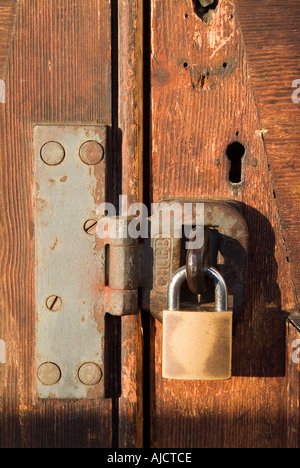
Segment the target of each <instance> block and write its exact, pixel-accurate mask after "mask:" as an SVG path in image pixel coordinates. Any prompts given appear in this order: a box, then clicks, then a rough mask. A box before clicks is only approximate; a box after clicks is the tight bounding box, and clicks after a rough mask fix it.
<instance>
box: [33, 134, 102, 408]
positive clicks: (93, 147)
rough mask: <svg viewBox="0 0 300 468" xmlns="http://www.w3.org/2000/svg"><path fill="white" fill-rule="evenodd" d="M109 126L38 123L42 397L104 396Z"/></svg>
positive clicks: (38, 306)
mask: <svg viewBox="0 0 300 468" xmlns="http://www.w3.org/2000/svg"><path fill="white" fill-rule="evenodd" d="M107 140H108V138H107V127H106V126H78V125H76V126H70V125H65V126H64V125H61V126H52V125H38V126H36V127H35V129H34V154H35V243H36V258H35V302H36V382H37V393H38V396H39V397H40V398H67V399H69V398H74V399H82V398H99V397H100V398H101V397H104V377H105V376H104V316H105V312H106V310H105V308H104V307H103V305H102V303H101V300H100V295H99V288H101V286H103V287H104V285H105V246H104V244H103V242H102V243H101V242H99V241H98V239H97V238H96V235H95V230H96V226H97V216H96V209H97V206H98V205H99V203H102V202H105V201H106V184H107V182H106V159H107V157H106V156H107V154H106V153H107Z"/></svg>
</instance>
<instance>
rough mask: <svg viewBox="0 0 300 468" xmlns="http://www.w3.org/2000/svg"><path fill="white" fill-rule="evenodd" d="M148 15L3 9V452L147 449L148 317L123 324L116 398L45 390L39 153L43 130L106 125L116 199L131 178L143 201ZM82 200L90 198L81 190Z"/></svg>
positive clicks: (131, 9) (46, 3)
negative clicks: (39, 357) (144, 348)
mask: <svg viewBox="0 0 300 468" xmlns="http://www.w3.org/2000/svg"><path fill="white" fill-rule="evenodd" d="M139 16H140V13H139V12H138V5H137V2H135V1H133V2H117V1H114V0H112V1H110V0H104V1H102V0H84V1H80V2H78V1H77V0H29V1H27V0H26V1H22V2H19V1H18V0H1V2H0V44H1V45H0V79H1V83H2V91H3V86H4V83H5V88H6V92H5V99H4V98H2V100H1V104H0V113H1V120H0V135H1V144H0V154H1V169H0V171H1V177H0V178H1V189H0V192H1V267H0V270H1V319H0V323H1V325H0V338H1V364H0V374H1V377H0V380H1V385H0V401H1V416H0V421H1V429H0V439H1V443H0V444H1V446H2V447H9V448H10V447H17V448H18V447H22V448H26V447H30V448H39V447H42V448H43V447H44V448H60V447H62V448H89V447H90V448H93V447H95V448H96V447H107V448H109V447H116V446H121V447H137V446H140V445H141V437H142V432H141V430H140V429H139V428H140V425H141V420H140V418H141V416H140V413H141V412H140V410H139V406H138V387H137V380H138V378H139V373H140V365H139V354H140V353H139V351H138V346H139V333H138V317H137V316H131V317H124V319H123V320H122V321H121V319H119V318H116V319H113V320H112V323H111V327H110V331H111V336H110V340H111V341H110V353H111V367H110V373H111V376H112V382H113V384H112V389H111V395H110V398H101V399H100V398H99V399H83V400H72V399H70V400H69V399H68V400H58V399H55V398H49V399H46V400H42V399H39V398H38V397H37V395H36V372H35V322H36V317H35V304H34V302H35V294H34V265H35V225H34V187H35V180H34V158H33V154H34V152H33V130H34V127H35V125H41V124H47V125H78V126H80V125H106V126H108V127H109V128H110V129H111V134H112V148H111V153H110V155H111V157H110V177H111V185H112V187H113V190H112V194H111V197H112V199H111V201H113V200H114V198H117V196H118V195H119V193H121V191H122V187H121V185H122V183H123V187H124V188H123V190H124V192H123V193H124V194H128V196H129V197H130V200H131V201H136V200H138V197H139V192H140V191H141V187H142V185H141V183H140V182H139V179H138V174H139V171H140V169H139V158H140V150H139V149H138V145H139V141H138V135H137V133H138V132H137V128H138V125H139V119H140V115H141V114H140V110H139V109H138V101H137V98H138V94H137V85H136V83H137V77H138V75H139V74H140V72H139V70H138V65H137V55H138V50H139V46H138V41H137V39H136V38H137V36H138V34H139V32H138V31H139V27H140V26H139V21H138V17H139ZM119 22H120V23H121V24H122V28H119ZM119 48H120V50H122V55H120V54H119ZM129 54H130V61H128V56H129ZM1 96H2V97H3V94H1ZM119 128H120V129H121V128H122V129H123V130H122V131H120V130H119ZM120 133H122V140H120ZM121 154H122V158H121ZM120 161H121V164H120ZM122 165H123V166H122ZM123 168H124V171H123ZM122 172H123V175H122ZM75 196H77V197H78V203H80V193H78V194H77V195H75ZM76 254H78V252H77V253H76V252H74V255H76ZM62 268H63V265H62ZM115 336H117V340H118V341H117V342H116V339H115V338H114V337H115ZM113 343H117V344H116V346H114V344H113ZM118 343H122V346H120V344H118ZM74 344H75V346H76V341H75V343H74ZM53 346H55V342H54V343H53ZM120 369H123V373H122V376H121V374H120ZM120 379H121V382H120ZM120 385H121V387H122V395H121V396H120V394H119V390H118V389H119V387H120Z"/></svg>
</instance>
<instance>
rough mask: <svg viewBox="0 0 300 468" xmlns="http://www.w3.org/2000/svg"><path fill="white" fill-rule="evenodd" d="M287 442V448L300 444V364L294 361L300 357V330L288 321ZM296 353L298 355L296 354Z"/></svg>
mask: <svg viewBox="0 0 300 468" xmlns="http://www.w3.org/2000/svg"><path fill="white" fill-rule="evenodd" d="M286 343H287V353H286V380H287V383H286V415H287V419H286V444H285V446H286V447H287V448H299V446H300V432H299V427H300V411H299V406H300V365H299V363H297V362H293V361H294V360H295V358H296V359H299V352H298V350H299V343H300V330H299V328H298V327H295V325H294V324H292V323H290V322H289V321H288V322H287V329H286ZM295 353H296V355H295Z"/></svg>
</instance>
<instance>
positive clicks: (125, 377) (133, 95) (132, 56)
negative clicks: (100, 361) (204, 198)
mask: <svg viewBox="0 0 300 468" xmlns="http://www.w3.org/2000/svg"><path fill="white" fill-rule="evenodd" d="M142 23H143V1H142V0H134V1H131V2H128V1H126V0H122V1H119V2H118V31H119V33H118V49H119V124H118V126H119V127H120V130H121V133H122V184H121V185H122V194H123V195H125V196H127V202H128V205H131V204H133V203H138V202H142V201H143V199H142V196H143V140H142V135H143V132H142V130H143V96H142V90H143V81H142V80H143V76H142V72H143V69H142V65H143V57H142V53H143V30H142V26H143V24H142ZM121 340H122V352H121V397H120V401H119V447H121V448H139V447H142V445H143V414H142V407H143V395H142V388H143V382H142V379H143V373H142V352H143V349H142V332H141V317H140V316H129V317H122V337H121Z"/></svg>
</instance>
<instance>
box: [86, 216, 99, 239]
mask: <svg viewBox="0 0 300 468" xmlns="http://www.w3.org/2000/svg"><path fill="white" fill-rule="evenodd" d="M97 225H98V221H96V220H95V219H88V220H87V221H86V222H85V223H84V225H83V229H84V231H85V232H86V233H87V234H89V235H90V236H94V235H95V234H96V232H97Z"/></svg>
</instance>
